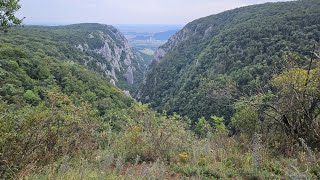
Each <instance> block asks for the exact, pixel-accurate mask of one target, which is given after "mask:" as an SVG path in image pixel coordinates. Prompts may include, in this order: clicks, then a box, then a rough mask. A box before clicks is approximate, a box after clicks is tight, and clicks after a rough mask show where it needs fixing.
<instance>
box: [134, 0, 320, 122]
mask: <svg viewBox="0 0 320 180" xmlns="http://www.w3.org/2000/svg"><path fill="white" fill-rule="evenodd" d="M319 38H320V1H318V0H303V1H293V2H280V3H267V4H262V5H254V6H248V7H244V8H238V9H235V10H231V11H226V12H223V13H220V14H217V15H212V16H208V17H205V18H201V19H198V20H195V21H193V22H191V23H189V24H187V25H186V26H185V27H184V28H183V29H182V30H181V31H180V32H178V33H177V34H176V35H174V36H173V37H171V38H170V39H169V41H168V42H167V43H166V44H165V45H163V46H161V47H160V48H159V49H158V50H157V52H156V56H155V58H154V59H155V60H154V62H153V63H152V65H151V66H150V68H149V72H148V73H147V76H146V79H145V81H144V83H143V85H142V87H141V89H140V92H139V94H138V95H137V97H138V98H139V99H140V100H142V101H143V102H146V103H150V104H151V106H152V107H154V108H155V109H157V110H166V111H168V112H169V113H172V112H178V113H180V114H181V115H188V116H189V117H191V118H193V119H197V118H199V117H201V116H205V117H206V118H209V117H210V116H211V115H213V114H214V115H218V116H224V117H226V118H228V117H230V115H232V103H233V100H234V99H237V98H238V97H239V96H241V95H243V94H254V93H255V92H256V87H257V84H260V85H261V87H263V88H267V87H264V84H265V83H266V82H267V81H268V80H269V79H270V78H271V76H272V74H273V73H274V71H273V70H274V69H275V68H276V69H281V61H282V60H283V59H284V58H283V55H284V54H285V53H286V52H292V53H297V54H299V55H300V56H301V57H302V59H303V57H304V56H308V55H309V54H310V53H309V52H310V50H311V47H312V45H314V44H315V43H317V42H319ZM300 63H301V64H304V63H305V62H300Z"/></svg>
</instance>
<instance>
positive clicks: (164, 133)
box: [0, 0, 320, 179]
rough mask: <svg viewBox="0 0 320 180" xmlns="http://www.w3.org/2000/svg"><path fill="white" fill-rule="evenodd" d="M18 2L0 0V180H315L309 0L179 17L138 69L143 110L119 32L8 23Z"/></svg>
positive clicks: (318, 83)
mask: <svg viewBox="0 0 320 180" xmlns="http://www.w3.org/2000/svg"><path fill="white" fill-rule="evenodd" d="M8 2H10V3H11V4H10V3H8ZM17 2H18V1H15V0H10V1H1V0H0V15H1V13H2V11H3V9H4V10H5V9H8V8H9V10H10V13H7V14H8V15H10V18H11V19H13V20H14V21H15V22H16V23H13V24H11V23H12V20H10V19H9V20H8V21H6V22H7V23H5V24H0V26H1V29H0V179H319V178H320V153H319V148H320V146H319V144H320V44H319V37H320V19H319V17H320V16H319V15H320V2H318V1H317V0H302V1H293V2H285V3H267V4H263V5H254V6H248V7H244V8H239V9H235V10H231V11H226V12H223V13H221V14H217V15H212V16H209V17H205V18H202V19H199V20H195V21H193V22H191V23H189V24H188V25H187V26H186V27H185V28H184V29H183V30H181V31H180V32H178V33H177V34H176V35H174V36H173V37H172V38H171V39H170V40H169V41H168V43H167V44H165V45H163V46H162V47H160V50H159V51H158V54H157V53H156V55H155V60H154V62H153V63H152V64H151V65H150V67H149V69H148V72H147V74H146V77H145V78H146V79H144V82H143V83H142V84H141V89H140V90H139V92H137V94H138V95H137V96H138V97H139V98H140V100H142V101H143V102H148V103H150V104H142V103H141V102H138V101H137V100H135V99H133V98H132V97H130V96H129V95H128V94H127V93H126V92H124V90H128V89H129V90H131V92H133V91H134V90H135V89H136V88H137V84H134V85H132V84H131V85H130V82H128V76H123V75H124V73H125V74H126V73H128V72H126V71H125V70H126V69H127V68H128V69H130V68H129V67H135V68H132V70H133V72H136V73H138V74H139V75H138V76H135V77H137V81H141V82H142V81H143V80H142V76H143V74H144V69H143V67H145V66H146V65H147V64H148V61H146V59H144V58H143V57H141V56H142V54H136V52H134V50H132V51H131V49H130V48H128V47H127V45H126V39H124V37H123V36H122V35H121V33H120V32H119V31H118V30H117V29H115V28H113V27H112V26H108V25H101V24H76V25H69V26H57V27H44V26H25V27H10V26H15V25H18V24H20V20H19V19H16V18H15V17H14V15H13V14H12V13H13V12H14V10H13V9H16V8H18V7H19V6H18V4H17ZM12 6H15V7H12ZM10 8H11V9H10ZM9 10H8V12H9ZM5 14H6V13H5ZM4 17H5V16H4ZM1 18H3V17H1V16H0V20H1ZM10 22H11V23H10ZM8 23H9V24H8ZM113 46H117V47H115V48H112V47H113ZM101 47H103V48H101ZM112 49H113V50H112ZM99 50H102V51H99ZM109 50H110V51H109ZM101 52H102V53H101ZM109 52H110V53H109ZM119 52H126V53H127V54H124V55H123V56H122V55H121V53H120V57H122V58H120V59H119V57H118V55H119ZM159 52H160V53H159ZM106 55H108V56H106ZM127 55H129V56H127ZM131 55H132V56H131ZM157 56H159V57H160V56H161V57H160V58H159V57H157ZM106 57H108V58H110V59H111V60H110V61H108V58H106ZM124 57H126V58H124ZM127 57H129V58H127ZM123 58H124V59H123ZM136 58H137V59H136ZM125 59H127V60H129V59H130V62H129V61H126V60H125ZM113 60H119V61H117V62H119V63H120V64H122V65H119V68H120V67H125V68H120V70H121V71H120V72H118V71H115V73H117V74H116V76H114V74H112V73H111V74H110V73H106V72H111V71H112V69H113V70H115V69H116V68H115V67H118V66H117V64H115V63H114V62H115V61H113ZM131 60H132V61H131ZM138 67H139V68H141V69H138ZM119 75H120V76H119ZM126 75H128V74H126ZM121 78H122V79H121ZM115 80H118V81H117V82H115ZM130 87H131V89H130ZM149 106H150V107H149ZM152 108H154V109H152Z"/></svg>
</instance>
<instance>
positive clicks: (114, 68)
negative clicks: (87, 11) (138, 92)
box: [1, 23, 150, 92]
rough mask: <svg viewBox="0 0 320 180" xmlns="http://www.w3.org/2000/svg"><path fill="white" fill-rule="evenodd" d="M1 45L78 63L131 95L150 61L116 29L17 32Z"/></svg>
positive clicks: (82, 26) (56, 28) (39, 28)
mask: <svg viewBox="0 0 320 180" xmlns="http://www.w3.org/2000/svg"><path fill="white" fill-rule="evenodd" d="M1 42H5V43H12V44H16V45H18V46H19V47H22V48H28V49H29V50H32V51H38V50H40V51H44V53H45V54H47V55H51V56H55V57H59V58H60V59H64V60H65V59H69V60H72V61H77V62H79V63H80V64H82V65H85V66H87V67H88V68H89V69H91V70H94V71H96V72H99V73H100V74H102V75H104V76H106V77H110V80H111V79H112V80H111V81H112V82H113V83H114V84H116V85H117V86H119V87H120V88H122V89H123V90H129V91H131V92H133V91H135V89H136V87H137V86H138V85H139V84H140V83H141V81H142V78H143V73H144V70H145V68H146V66H147V64H148V63H149V62H148V61H150V60H148V59H147V58H146V59H145V58H144V57H143V56H144V55H143V54H142V53H140V52H138V51H135V50H134V49H132V48H131V47H130V46H129V44H128V41H127V39H126V38H125V37H124V36H123V35H122V34H121V33H120V32H119V31H118V30H117V29H116V28H114V27H112V26H109V25H102V24H93V23H92V24H89V23H87V24H75V25H68V26H51V27H50V26H48V27H46V26H27V27H23V28H15V29H14V31H12V32H10V33H8V34H6V35H5V36H4V37H2V39H1Z"/></svg>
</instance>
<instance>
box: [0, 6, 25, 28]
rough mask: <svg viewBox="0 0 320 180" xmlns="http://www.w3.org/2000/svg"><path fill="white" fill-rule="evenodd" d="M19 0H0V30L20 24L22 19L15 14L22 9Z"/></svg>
mask: <svg viewBox="0 0 320 180" xmlns="http://www.w3.org/2000/svg"><path fill="white" fill-rule="evenodd" d="M20 7H21V6H20V4H19V0H0V30H1V31H7V29H8V28H9V27H10V26H14V25H20V24H21V23H22V19H19V18H17V17H16V16H15V13H16V12H17V11H18V10H19V9H20Z"/></svg>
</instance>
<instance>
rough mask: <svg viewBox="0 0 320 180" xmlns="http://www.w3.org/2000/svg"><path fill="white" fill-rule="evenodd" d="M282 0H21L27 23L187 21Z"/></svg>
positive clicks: (22, 14)
mask: <svg viewBox="0 0 320 180" xmlns="http://www.w3.org/2000/svg"><path fill="white" fill-rule="evenodd" d="M276 1H280V0H20V3H21V5H22V8H21V10H20V11H19V13H18V15H19V16H20V17H21V16H22V17H26V19H25V21H24V22H25V23H26V24H70V23H81V22H97V23H104V24H186V23H188V22H190V21H192V20H195V19H197V18H200V17H204V16H208V15H211V14H216V13H219V12H222V11H225V10H229V9H233V8H236V7H241V6H246V5H250V4H258V3H265V2H276ZM282 1H283V0H282Z"/></svg>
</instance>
